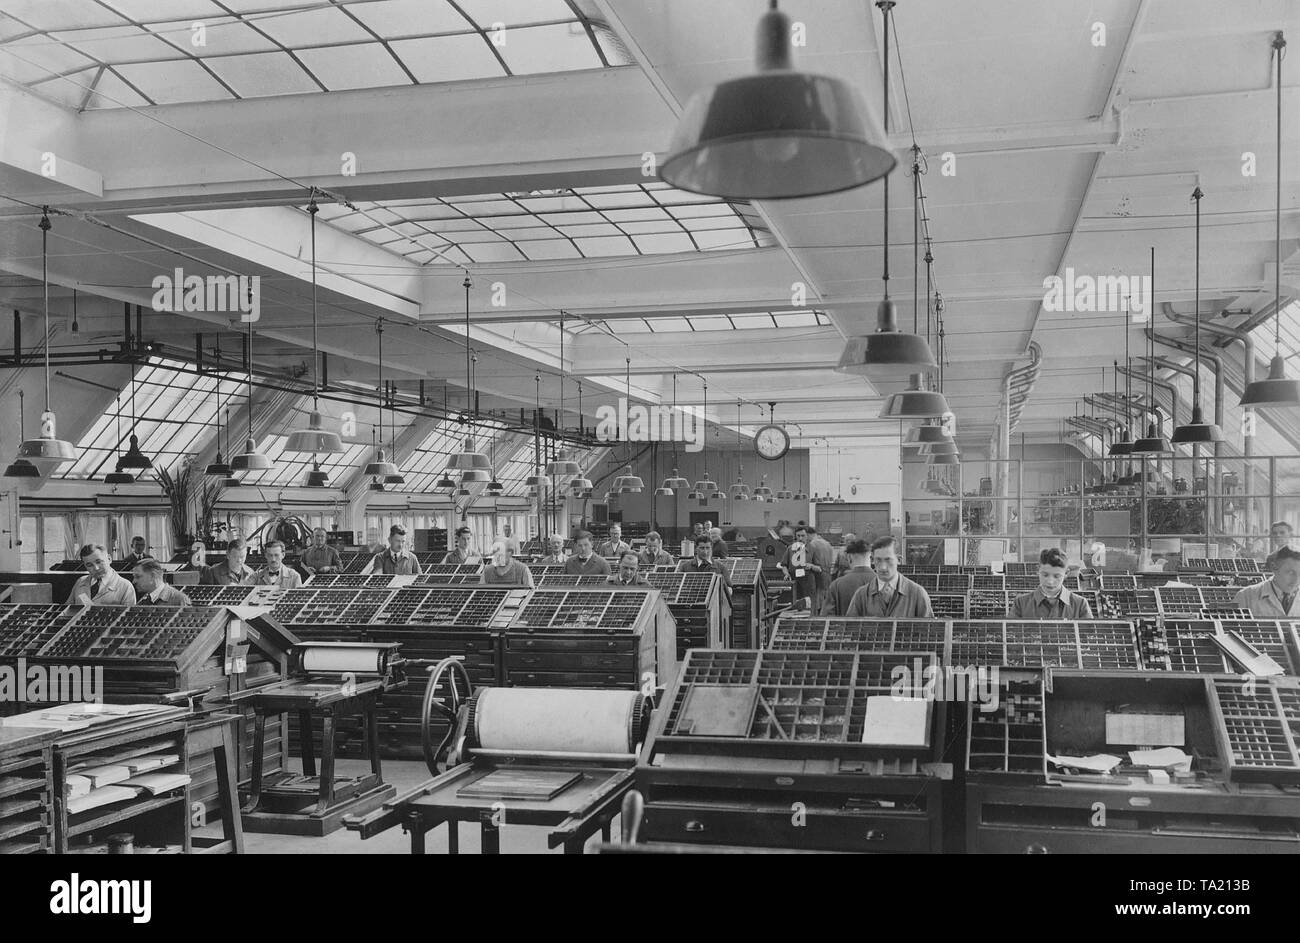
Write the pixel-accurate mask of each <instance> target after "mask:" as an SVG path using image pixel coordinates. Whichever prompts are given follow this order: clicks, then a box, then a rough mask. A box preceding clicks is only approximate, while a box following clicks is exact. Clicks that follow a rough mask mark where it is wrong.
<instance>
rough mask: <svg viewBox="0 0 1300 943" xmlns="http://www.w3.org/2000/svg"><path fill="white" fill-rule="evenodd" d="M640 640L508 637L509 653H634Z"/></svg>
mask: <svg viewBox="0 0 1300 943" xmlns="http://www.w3.org/2000/svg"><path fill="white" fill-rule="evenodd" d="M639 642H640V640H639V639H637V638H634V637H633V636H630V635H620V636H614V637H609V636H601V635H587V636H578V637H569V638H555V637H553V636H552V637H550V638H546V637H537V636H533V635H507V636H506V651H507V652H634V651H636V650H637V647H638V645H639Z"/></svg>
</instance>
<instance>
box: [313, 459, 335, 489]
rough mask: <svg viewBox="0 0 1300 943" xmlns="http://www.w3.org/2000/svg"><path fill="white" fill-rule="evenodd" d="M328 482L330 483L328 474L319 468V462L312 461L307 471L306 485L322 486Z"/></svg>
mask: <svg viewBox="0 0 1300 943" xmlns="http://www.w3.org/2000/svg"><path fill="white" fill-rule="evenodd" d="M329 483H330V476H329V474H328V473H326V472H323V471H321V470H320V464H319V463H313V464H312V467H311V471H309V472H307V487H308V488H324V487H325V486H326V485H328V484H329Z"/></svg>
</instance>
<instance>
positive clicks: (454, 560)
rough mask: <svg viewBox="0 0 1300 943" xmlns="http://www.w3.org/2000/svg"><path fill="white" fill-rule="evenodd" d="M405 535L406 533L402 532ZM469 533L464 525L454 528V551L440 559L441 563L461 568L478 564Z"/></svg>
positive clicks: (477, 557) (477, 556)
mask: <svg viewBox="0 0 1300 943" xmlns="http://www.w3.org/2000/svg"><path fill="white" fill-rule="evenodd" d="M402 533H406V531H402ZM471 533H472V532H471V531H470V529H469V528H468V527H465V526H464V525H462V526H460V527H457V528H456V549H455V550H453V551H451V552H450V553H448V554H447V555H446V556H445V557H443V558H442V562H443V563H450V564H455V565H456V566H463V565H465V564H468V563H479V562H481V561H480V560H479V555H478V554H477V553H475V552H474V551H473V550H471V549H470V546H469V538H470V535H471Z"/></svg>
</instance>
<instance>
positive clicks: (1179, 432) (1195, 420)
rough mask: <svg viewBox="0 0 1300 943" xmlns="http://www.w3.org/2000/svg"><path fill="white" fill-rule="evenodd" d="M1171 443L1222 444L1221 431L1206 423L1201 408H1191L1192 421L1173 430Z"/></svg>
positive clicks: (1212, 424)
mask: <svg viewBox="0 0 1300 943" xmlns="http://www.w3.org/2000/svg"><path fill="white" fill-rule="evenodd" d="M1172 441H1173V442H1174V443H1175V444H1177V445H1199V444H1203V443H1210V442H1222V441H1223V430H1222V429H1220V428H1219V427H1218V426H1216V425H1215V424H1214V423H1212V422H1206V421H1205V419H1204V417H1202V415H1201V407H1200V406H1193V407H1192V421H1191V422H1189V423H1184V424H1183V425H1181V426H1179V427H1178V428H1177V429H1175V430H1174V435H1173V439H1172Z"/></svg>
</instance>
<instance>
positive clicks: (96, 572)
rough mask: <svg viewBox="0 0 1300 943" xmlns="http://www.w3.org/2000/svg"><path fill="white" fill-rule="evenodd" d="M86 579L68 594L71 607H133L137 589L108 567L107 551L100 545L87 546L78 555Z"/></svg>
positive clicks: (74, 586)
mask: <svg viewBox="0 0 1300 943" xmlns="http://www.w3.org/2000/svg"><path fill="white" fill-rule="evenodd" d="M78 556H80V557H81V564H82V566H84V567H85V568H86V575H85V576H83V577H81V578H80V579H79V580H77V582H76V583H74V584H73V586H72V592H71V593H69V594H68V601H67V603H66V605H68V606H134V605H135V587H133V586H132V585H131V583H130V582H129V581H128V580H124V579H123V578H122V577H121V576H120V575H119V574H118V573H117V572H116V571H115V570H114V569H113V568H112V567H111V566H109V565H108V551H107V550H105V549H104V548H103V547H102V546H100V545H99V544H86V545H85V546H83V547H82V548H81V552H80V553H79V554H78Z"/></svg>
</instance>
